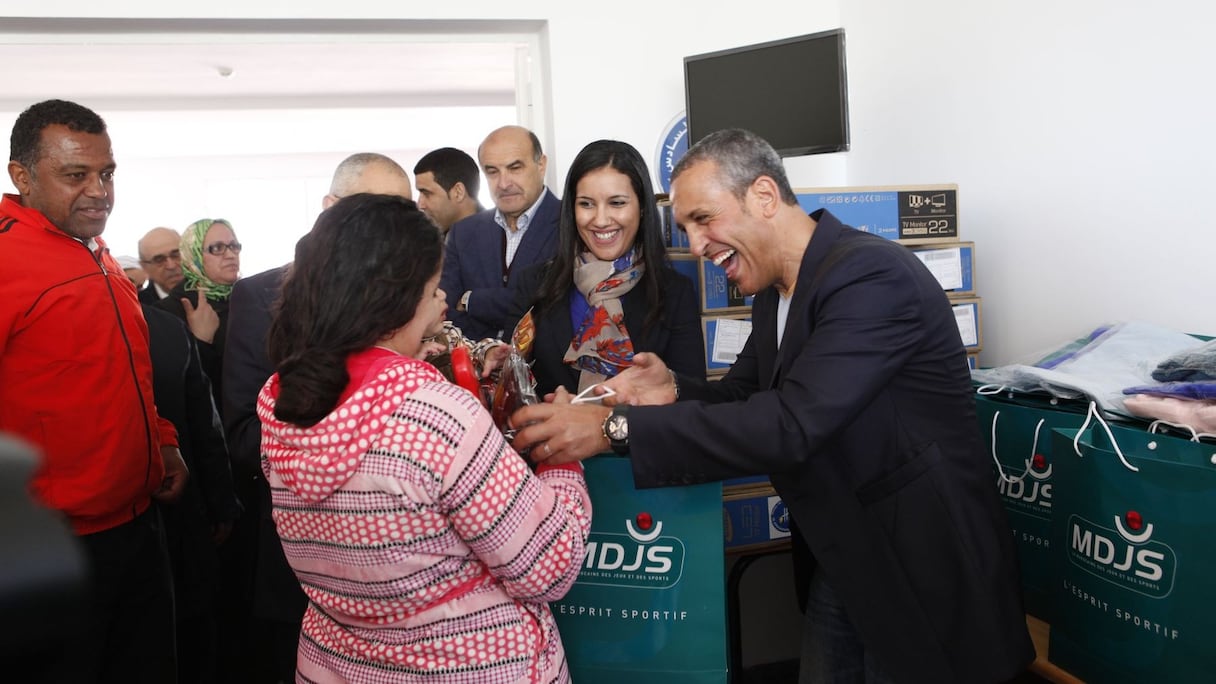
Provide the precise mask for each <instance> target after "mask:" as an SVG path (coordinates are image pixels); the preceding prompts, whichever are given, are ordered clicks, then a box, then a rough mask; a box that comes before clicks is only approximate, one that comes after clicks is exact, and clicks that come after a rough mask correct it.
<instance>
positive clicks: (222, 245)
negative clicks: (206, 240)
mask: <svg viewBox="0 0 1216 684" xmlns="http://www.w3.org/2000/svg"><path fill="white" fill-rule="evenodd" d="M227 250H232V253H233V254H240V253H241V243H239V242H237V241H235V240H233V241H232V242H213V243H211V244H209V245H207V253H208V254H210V255H211V256H219V255H221V254H223V253H224V252H225V251H227Z"/></svg>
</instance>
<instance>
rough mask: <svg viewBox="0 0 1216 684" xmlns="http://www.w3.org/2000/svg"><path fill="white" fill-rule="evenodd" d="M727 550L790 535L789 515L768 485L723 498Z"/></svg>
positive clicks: (769, 542) (770, 542)
mask: <svg viewBox="0 0 1216 684" xmlns="http://www.w3.org/2000/svg"><path fill="white" fill-rule="evenodd" d="M722 535H723V538H724V542H725V545H726V548H727V549H739V548H745V547H749V546H759V545H769V544H773V543H774V542H782V541H784V540H787V539H789V536H790V514H789V510H788V509H787V508H786V507H785V502H783V501H782V500H781V497H779V496H777V494H776V492H774V491H773V488H772V487H771V486H768V487H763V488H758V489H754V490H751V491H745V492H739V493H735V494H724V495H723V496H722Z"/></svg>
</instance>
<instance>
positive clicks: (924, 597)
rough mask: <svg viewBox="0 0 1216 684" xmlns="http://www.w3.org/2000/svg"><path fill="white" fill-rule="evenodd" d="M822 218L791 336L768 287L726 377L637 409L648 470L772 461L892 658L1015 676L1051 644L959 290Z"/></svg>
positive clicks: (903, 252)
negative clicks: (1036, 611)
mask: <svg viewBox="0 0 1216 684" xmlns="http://www.w3.org/2000/svg"><path fill="white" fill-rule="evenodd" d="M812 218H814V219H816V220H817V221H818V226H817V227H816V229H815V232H814V234H813V236H812V238H811V241H810V244H809V245H808V247H807V250H806V252H805V254H804V256H803V259H802V264H801V267H800V270H799V273H798V282H797V284H796V286H795V291H794V295H793V300H792V302H791V304H790V311H789V318H788V321H787V324H786V328H785V335H784V339H783V343H782V345H781V348H780V349H778V347H777V336H776V320H777V304H778V299H779V298H778V295H777V292H776V290H775V289H773V288H768V289H767V290H765V291H763V292H760V293H758V294H757V296H756V299H755V304H754V306H753V311H752V323H753V328H752V334H751V336H750V337H749V339H748V340H747V342H746V343H745V345H744V348H743V350H742V352H741V353H740V354H739V357H738V359H737V360H736V362H735V364H734V365H733V366H732V367H731V369H730V371H729V372H728V374H727V375H726V377H725V378H724V379H723V380H722V381H720V382H715V383H707V382H704V381H700V382H697V381H696V380H695V379H692V378H687V379H686V378H681V401H679V402H677V403H676V404H673V405H670V406H639V407H635V408H633V409H632V411H631V413H630V416H629V431H630V442H631V450H630V451H631V456H632V458H631V461H632V465H633V472H634V478H635V481H636V482H637V484H638V485H639V486H664V485H672V484H683V483H693V482H702V481H708V480H715V479H724V478H729V477H735V476H740V475H749V474H760V473H766V474H768V475H769V476H770V478H771V480H772V483H773V486H774V487H775V488H776V490H777V493H778V494H780V495H781V498H782V499H783V500H784V501H785V503H786V504H787V505H788V507H789V510H790V513H791V515H792V517H793V518H794V521H795V522H796V523H797V527H798V529H799V531H800V534H801V537H802V541H804V542H805V543H806V545H807V546H808V547H809V549H810V551H811V553H812V554H813V556H814V562H815V563H817V567H816V570H815V571H816V572H823V573H825V579H826V580H827V582H828V584H829V585H830V586H831V587H832V588H833V589H835V591H836V593H837V594H838V595H839V596H840V597H841V600H842V601H843V602H844V604H845V607H846V610H847V612H848V615H849V617H850V618H851V620H852V621H853V623H854V625H855V626H856V628H857V630H858V632H859V634H860V635H861V638H862V640H863V641H864V643H865V644H866V646H867V648H868V649H871V650H872V652H873V653H874V655H875V656H876V658H877V660H878V663H879V664H880V665H881V666H882V668H883V669H884V670H885V671H886V672H887V673H888V674H889V675H891V676H893V677H895V678H896V679H898V680H900V681H907V682H997V681H1001V682H1003V681H1007V680H1009V679H1012V678H1013V677H1014V676H1015V675H1016V674H1017V673H1019V672H1020V671H1022V670H1023V669H1024V668H1025V666H1026V665H1027V664H1028V663H1029V662H1030V661H1031V660H1032V659H1033V658H1034V648H1033V646H1032V644H1031V642H1030V638H1029V635H1028V634H1027V631H1026V622H1025V614H1024V613H1023V608H1022V602H1021V589H1020V583H1019V577H1018V569H1017V559H1016V555H1015V553H1016V552H1015V549H1014V546H1013V539H1012V535H1011V534H1010V528H1009V524H1008V521H1007V520H1006V517H1005V512H1004V509H1003V508H1002V505H1001V503H1000V501H999V499H998V495H997V491H996V486H995V484H994V481H993V476H992V464H991V463H990V462H989V461H988V458H987V456H986V454H985V451H984V448H983V446H982V442H981V440H980V435H979V429H978V425H977V422H976V417H975V405H974V399H973V396H972V392H971V382H970V374H969V372H968V367H967V360H966V355H965V352H964V349H963V345H962V340H961V338H960V336H959V332H958V327H957V325H956V323H955V321H954V316H953V312H952V310H951V308H950V303H949V301H948V300H947V298H946V295H945V294H944V293H943V291H942V289H941V286H940V285H939V284H938V283H937V281H936V280H935V279H934V278H933V276H932V275H931V274H930V273H929V272H928V270H927V269H926V268H925V267H924V266H923V265H922V264H921V263H920V262H919V261H918V260H917V258H916V257H915V256H914V255H913V254H912V253H911V252H910V251H909V250H908V249H907V248H906V247H904V246H903V245H900V244H898V243H895V242H892V241H888V240H884V239H882V238H879V237H876V236H873V235H870V234H868V233H863V232H860V231H856V230H853V229H852V228H848V227H845V226H843V225H842V224H841V223H840V222H839V221H837V220H836V218H835V217H833V216H832V215H831V214H829V213H827V212H826V211H819V212H816V213H815V214H813V215H812ZM690 399H691V400H692V401H687V400H690ZM698 400H699V401H698Z"/></svg>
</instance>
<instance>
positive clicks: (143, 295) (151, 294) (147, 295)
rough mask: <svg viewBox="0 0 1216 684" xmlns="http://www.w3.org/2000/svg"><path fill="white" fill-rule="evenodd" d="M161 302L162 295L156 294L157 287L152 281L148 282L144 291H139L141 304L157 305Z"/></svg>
mask: <svg viewBox="0 0 1216 684" xmlns="http://www.w3.org/2000/svg"><path fill="white" fill-rule="evenodd" d="M159 301H160V295H159V294H157V292H156V286H155V285H153V284H152V281H148V282H147V283H146V284H145V285H144V288H143V289H142V290H140V291H139V303H140V304H155V303H157V302H159Z"/></svg>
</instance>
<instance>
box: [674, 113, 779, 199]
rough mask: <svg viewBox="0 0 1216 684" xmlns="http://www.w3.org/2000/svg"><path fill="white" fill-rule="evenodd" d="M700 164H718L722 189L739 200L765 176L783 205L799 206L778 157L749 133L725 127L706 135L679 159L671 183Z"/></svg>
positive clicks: (756, 136)
mask: <svg viewBox="0 0 1216 684" xmlns="http://www.w3.org/2000/svg"><path fill="white" fill-rule="evenodd" d="M703 161H709V162H713V163H714V164H715V165H717V167H718V179H719V180H720V181H721V183H722V186H723V187H724V188H725V189H726V190H727V191H729V192H730V193H731V194H732V195H734V196H735V197H738V198H739V199H740V200H742V199H743V198H744V197H746V196H747V189H748V188H750V187H751V186H752V183H754V182H755V181H756V179H757V178H759V177H760V176H768V177H769V178H772V179H773V181H774V182H775V183H776V184H777V190H778V192H780V193H781V201H782V202H785V203H786V204H793V205H796V204H798V198H797V197H796V196H795V195H794V189H793V188H792V187H790V181H789V178H788V177H787V176H786V175H785V166H784V165H782V163H781V157H780V156H779V155H778V154H777V151H776V150H774V149H773V146H772V145H770V144H768V141H766V140H765V139H764V138H761V137H760V136H758V135H756V134H755V133H752V132H751V131H745V130H743V129H742V128H727V129H724V130H720V131H715V132H713V133H710V134H709V135H707V136H705V137H704V138H702V139H701V140H699V141H698V142H697V144H696V145H693V146H692V148H691V149H689V150H688V152H687V153H686V154H685V155H684V156H683V157H681V158H680V161H679V163H678V164H676V167H675V169H673V170H672V172H671V180H672V182H675V180H676V179H677V178H679V177H680V174H682V173H684V172H685V171H687V170H688V169H689V168H691V167H692V166H693V165H695V164H699V163H701V162H703Z"/></svg>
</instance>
